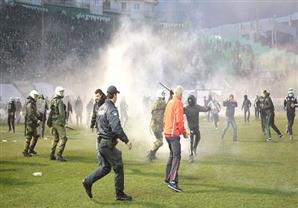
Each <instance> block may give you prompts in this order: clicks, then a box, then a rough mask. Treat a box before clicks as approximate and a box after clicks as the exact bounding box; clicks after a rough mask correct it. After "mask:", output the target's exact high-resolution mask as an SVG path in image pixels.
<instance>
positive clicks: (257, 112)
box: [255, 108, 260, 119]
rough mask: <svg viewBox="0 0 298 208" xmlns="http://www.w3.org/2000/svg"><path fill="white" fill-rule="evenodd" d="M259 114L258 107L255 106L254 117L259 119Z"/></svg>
mask: <svg viewBox="0 0 298 208" xmlns="http://www.w3.org/2000/svg"><path fill="white" fill-rule="evenodd" d="M259 116H260V111H259V108H255V117H256V119H259Z"/></svg>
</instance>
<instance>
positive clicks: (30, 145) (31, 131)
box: [23, 90, 41, 157]
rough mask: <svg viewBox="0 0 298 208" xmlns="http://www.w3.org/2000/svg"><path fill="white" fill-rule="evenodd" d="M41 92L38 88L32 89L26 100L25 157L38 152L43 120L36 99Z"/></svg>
mask: <svg viewBox="0 0 298 208" xmlns="http://www.w3.org/2000/svg"><path fill="white" fill-rule="evenodd" d="M38 96H39V93H38V92H37V91H36V90H32V91H31V92H30V94H29V97H28V98H27V100H26V105H25V106H26V114H25V136H26V141H25V148H24V151H23V155H24V156H25V157H31V156H32V154H37V152H35V151H34V148H35V146H36V143H37V140H38V138H39V135H38V133H37V128H38V123H39V120H41V118H40V115H39V113H38V111H37V109H36V100H37V98H38Z"/></svg>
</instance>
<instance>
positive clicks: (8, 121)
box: [7, 113, 15, 132]
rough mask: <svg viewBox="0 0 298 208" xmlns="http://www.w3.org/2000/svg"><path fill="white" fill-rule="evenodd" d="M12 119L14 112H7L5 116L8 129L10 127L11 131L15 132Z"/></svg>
mask: <svg viewBox="0 0 298 208" xmlns="http://www.w3.org/2000/svg"><path fill="white" fill-rule="evenodd" d="M14 119H15V114H14V113H9V114H8V118H7V123H8V130H9V131H11V129H12V130H13V132H15V126H14Z"/></svg>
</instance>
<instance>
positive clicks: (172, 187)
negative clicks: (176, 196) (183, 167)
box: [168, 181, 182, 192]
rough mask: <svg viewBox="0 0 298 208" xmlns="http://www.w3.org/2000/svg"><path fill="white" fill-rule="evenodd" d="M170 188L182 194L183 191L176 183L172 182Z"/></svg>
mask: <svg viewBox="0 0 298 208" xmlns="http://www.w3.org/2000/svg"><path fill="white" fill-rule="evenodd" d="M168 187H169V188H170V189H172V190H174V191H176V192H182V189H180V188H179V187H178V185H177V183H176V182H175V181H170V183H169V184H168Z"/></svg>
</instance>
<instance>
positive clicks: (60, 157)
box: [57, 155, 67, 162]
mask: <svg viewBox="0 0 298 208" xmlns="http://www.w3.org/2000/svg"><path fill="white" fill-rule="evenodd" d="M57 160H58V161H60V162H66V161H67V160H66V159H65V158H64V157H63V156H62V155H57Z"/></svg>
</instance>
